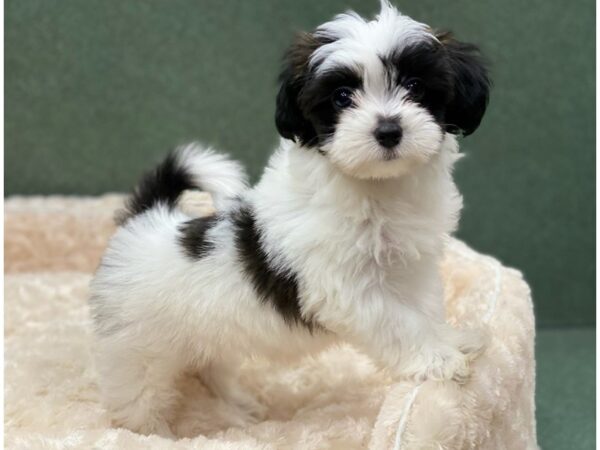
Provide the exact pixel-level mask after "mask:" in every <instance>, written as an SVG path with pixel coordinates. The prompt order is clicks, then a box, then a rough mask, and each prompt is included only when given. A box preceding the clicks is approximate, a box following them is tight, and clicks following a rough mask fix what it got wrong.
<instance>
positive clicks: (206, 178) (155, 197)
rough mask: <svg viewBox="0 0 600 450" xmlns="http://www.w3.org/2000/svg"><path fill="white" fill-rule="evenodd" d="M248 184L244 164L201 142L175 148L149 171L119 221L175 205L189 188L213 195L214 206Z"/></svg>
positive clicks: (237, 192)
mask: <svg viewBox="0 0 600 450" xmlns="http://www.w3.org/2000/svg"><path fill="white" fill-rule="evenodd" d="M247 186H248V183H247V176H246V173H245V172H244V169H243V168H242V166H241V164H240V163H239V162H237V161H233V160H231V159H229V158H228V157H227V156H226V155H223V154H219V153H216V152H214V151H213V150H211V149H209V148H205V147H203V146H202V145H200V144H198V143H192V144H188V145H186V146H183V147H179V148H177V149H175V150H174V151H172V152H171V153H170V154H169V155H168V156H167V157H166V158H165V159H164V160H163V162H162V163H160V164H159V165H158V166H157V167H156V168H155V169H154V170H152V171H150V172H148V173H146V174H145V175H144V176H143V177H142V179H141V180H140V182H139V183H138V185H137V186H136V188H135V189H134V191H133V194H131V196H130V197H129V199H128V200H127V202H126V204H125V210H124V211H123V213H122V214H121V215H120V216H119V217H118V219H117V221H118V222H119V223H124V222H126V221H127V220H128V219H130V218H131V217H133V216H136V215H138V214H142V213H143V212H145V211H147V210H149V209H151V208H153V207H155V206H157V205H159V204H161V205H165V206H167V207H168V208H174V207H175V206H176V204H177V200H178V199H179V196H180V195H181V194H182V193H183V191H185V190H188V189H199V190H202V191H205V192H208V193H210V194H211V197H212V200H213V204H214V207H215V209H216V210H217V211H218V210H219V209H221V208H223V206H224V205H225V204H226V202H227V201H228V200H231V199H232V198H234V197H236V196H238V195H240V194H241V193H242V192H243V191H244V190H245V189H246V188H247Z"/></svg>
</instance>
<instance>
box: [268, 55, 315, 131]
mask: <svg viewBox="0 0 600 450" xmlns="http://www.w3.org/2000/svg"><path fill="white" fill-rule="evenodd" d="M279 83H280V88H279V93H278V94H277V103H276V109H275V125H276V126H277V131H279V134H280V135H281V136H282V137H284V138H286V139H291V140H293V141H296V139H297V138H298V139H300V141H302V136H304V135H305V134H306V131H307V128H308V125H310V124H308V123H307V120H306V119H305V118H304V116H303V115H302V111H300V107H299V106H298V95H299V94H300V89H301V85H300V82H299V80H297V79H296V76H295V75H294V74H293V73H291V70H290V68H289V67H288V68H286V69H284V71H283V72H282V73H281V75H280V76H279Z"/></svg>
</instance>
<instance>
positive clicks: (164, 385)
mask: <svg viewBox="0 0 600 450" xmlns="http://www.w3.org/2000/svg"><path fill="white" fill-rule="evenodd" d="M96 364H97V369H98V371H99V372H100V375H101V376H100V388H101V390H102V392H103V394H104V401H105V404H106V407H107V408H108V410H109V412H110V415H111V418H112V419H113V423H114V425H115V426H122V427H125V428H128V429H130V430H133V431H137V432H139V433H143V434H158V435H161V436H165V437H174V435H173V433H172V431H171V429H170V427H169V423H168V420H169V416H170V413H171V410H172V409H173V407H174V406H175V404H176V402H177V399H178V391H177V390H176V389H175V383H174V382H175V378H176V377H177V375H178V374H179V371H178V367H177V366H176V365H175V364H174V363H173V361H171V360H169V359H168V358H167V357H160V356H156V355H151V354H145V352H144V351H143V350H140V349H135V350H134V349H127V350H124V349H120V351H116V350H115V348H114V347H113V348H111V351H108V352H99V354H98V356H97V359H96Z"/></svg>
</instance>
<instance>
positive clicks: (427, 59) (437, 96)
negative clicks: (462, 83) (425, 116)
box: [381, 42, 453, 124]
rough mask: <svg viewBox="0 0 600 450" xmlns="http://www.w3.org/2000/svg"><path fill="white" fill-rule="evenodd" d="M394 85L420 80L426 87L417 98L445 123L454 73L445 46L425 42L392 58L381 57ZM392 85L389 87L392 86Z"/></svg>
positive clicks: (408, 48) (407, 48) (437, 118)
mask: <svg viewBox="0 0 600 450" xmlns="http://www.w3.org/2000/svg"><path fill="white" fill-rule="evenodd" d="M381 60H382V62H383V64H384V65H385V66H386V67H387V68H388V73H391V74H393V76H394V78H392V77H390V83H391V84H392V85H393V86H396V85H401V86H403V85H405V83H406V82H407V81H409V80H411V79H414V78H418V79H419V80H420V81H421V83H422V84H423V95H422V96H420V97H419V98H418V99H414V100H413V101H415V102H416V103H418V104H420V105H421V106H422V107H423V108H426V109H427V110H428V111H429V112H430V113H431V115H432V116H433V117H434V118H435V119H436V120H437V121H438V122H439V123H441V124H443V123H444V120H445V112H446V106H447V104H448V102H449V101H450V98H451V97H452V83H453V80H452V73H451V71H450V65H449V63H448V61H447V58H446V55H445V53H444V50H443V48H442V46H440V45H439V44H437V45H435V44H433V43H427V42H423V43H420V44H415V45H411V46H409V47H405V48H404V49H402V50H401V51H399V52H396V53H393V54H392V55H389V56H382V57H381ZM393 86H390V87H393Z"/></svg>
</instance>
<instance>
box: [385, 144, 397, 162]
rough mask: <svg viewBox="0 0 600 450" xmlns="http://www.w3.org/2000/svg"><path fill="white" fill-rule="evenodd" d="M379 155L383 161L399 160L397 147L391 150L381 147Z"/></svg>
mask: <svg viewBox="0 0 600 450" xmlns="http://www.w3.org/2000/svg"><path fill="white" fill-rule="evenodd" d="M381 153H382V155H383V160H384V161H394V160H396V159H398V158H400V151H399V149H398V146H396V147H392V148H385V147H381Z"/></svg>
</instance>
